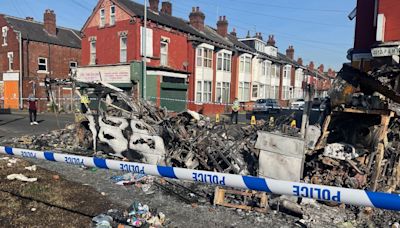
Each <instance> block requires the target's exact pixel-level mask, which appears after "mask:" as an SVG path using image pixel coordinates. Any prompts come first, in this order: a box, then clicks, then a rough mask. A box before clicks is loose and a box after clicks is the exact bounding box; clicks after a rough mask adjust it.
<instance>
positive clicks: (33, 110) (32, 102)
mask: <svg viewBox="0 0 400 228" xmlns="http://www.w3.org/2000/svg"><path fill="white" fill-rule="evenodd" d="M28 105H29V108H28V110H29V120H30V121H31V125H38V124H39V123H38V122H36V116H37V100H36V98H35V96H34V95H33V94H30V95H29V98H28Z"/></svg>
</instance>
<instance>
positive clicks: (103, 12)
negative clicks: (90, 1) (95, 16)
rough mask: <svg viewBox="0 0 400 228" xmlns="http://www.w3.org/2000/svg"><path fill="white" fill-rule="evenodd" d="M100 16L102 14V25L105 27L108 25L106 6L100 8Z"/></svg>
mask: <svg viewBox="0 0 400 228" xmlns="http://www.w3.org/2000/svg"><path fill="white" fill-rule="evenodd" d="M99 16H100V27H104V26H105V25H106V10H105V9H104V8H101V9H100V10H99Z"/></svg>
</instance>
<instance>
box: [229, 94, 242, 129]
mask: <svg viewBox="0 0 400 228" xmlns="http://www.w3.org/2000/svg"><path fill="white" fill-rule="evenodd" d="M239 110H240V103H239V100H238V99H237V98H235V101H234V102H233V105H232V115H231V123H233V121H235V124H237V123H238V116H239Z"/></svg>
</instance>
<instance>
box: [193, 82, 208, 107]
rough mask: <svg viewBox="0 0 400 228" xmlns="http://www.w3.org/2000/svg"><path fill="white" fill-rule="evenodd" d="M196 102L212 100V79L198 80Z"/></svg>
mask: <svg viewBox="0 0 400 228" xmlns="http://www.w3.org/2000/svg"><path fill="white" fill-rule="evenodd" d="M196 85H197V86H196V102H197V103H209V102H211V94H212V82H211V81H197V83H196Z"/></svg>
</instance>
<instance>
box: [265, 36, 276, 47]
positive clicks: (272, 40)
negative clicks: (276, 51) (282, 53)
mask: <svg viewBox="0 0 400 228" xmlns="http://www.w3.org/2000/svg"><path fill="white" fill-rule="evenodd" d="M275 43H276V42H275V37H274V35H269V36H268V41H267V45H268V46H274V47H275Z"/></svg>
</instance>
